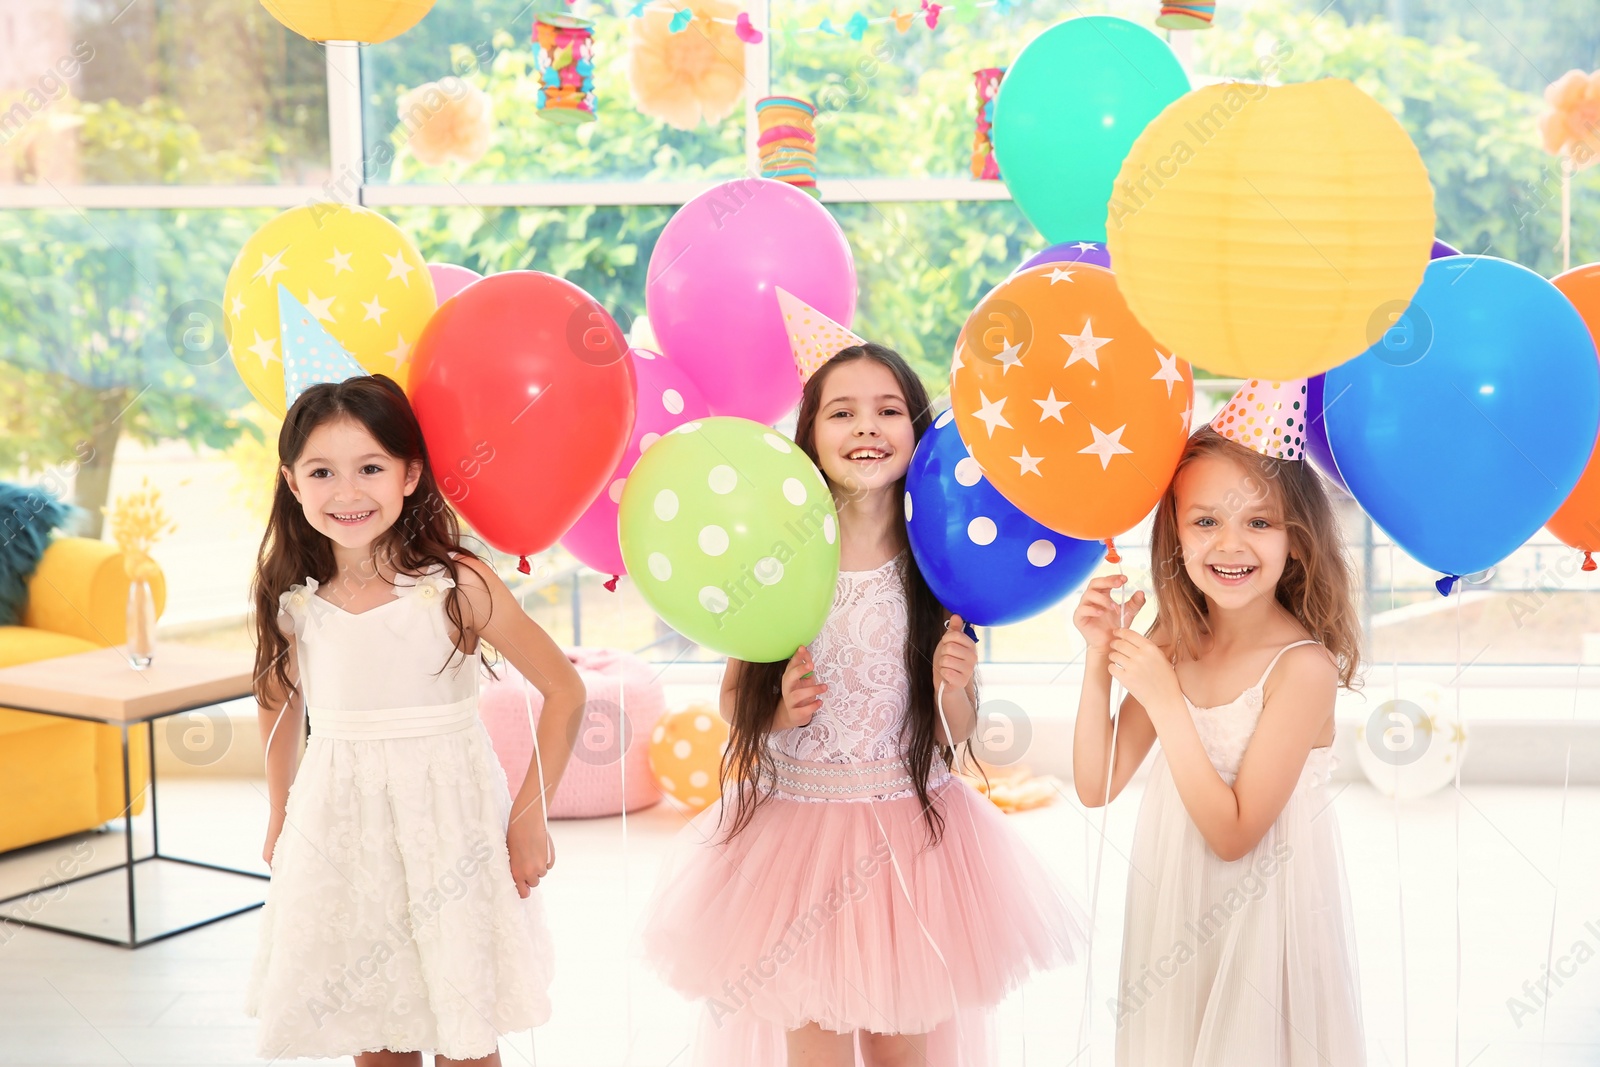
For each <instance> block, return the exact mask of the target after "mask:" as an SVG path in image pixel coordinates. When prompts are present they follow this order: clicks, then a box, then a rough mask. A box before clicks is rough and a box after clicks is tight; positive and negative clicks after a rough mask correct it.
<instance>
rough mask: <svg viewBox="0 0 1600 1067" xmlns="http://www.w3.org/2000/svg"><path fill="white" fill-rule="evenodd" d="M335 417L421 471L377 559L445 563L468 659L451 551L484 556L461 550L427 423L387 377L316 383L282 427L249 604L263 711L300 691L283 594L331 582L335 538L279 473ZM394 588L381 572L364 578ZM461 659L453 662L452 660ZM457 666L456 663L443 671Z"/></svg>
mask: <svg viewBox="0 0 1600 1067" xmlns="http://www.w3.org/2000/svg"><path fill="white" fill-rule="evenodd" d="M336 419H351V420H353V421H355V422H357V423H359V424H361V426H363V427H364V428H365V429H366V431H367V432H368V433H370V434H371V435H372V436H373V438H374V439H375V440H376V441H377V442H378V445H379V447H381V448H382V449H383V450H384V451H385V452H387V453H388V454H389V455H391V456H393V457H394V458H395V459H397V460H399V461H400V462H401V463H403V464H405V466H406V469H407V470H409V469H410V468H411V465H412V464H413V463H416V464H418V465H420V467H421V470H422V473H421V476H420V477H419V478H418V480H417V487H416V489H415V490H413V491H412V493H411V495H410V496H408V497H406V498H405V502H404V503H403V504H402V505H401V511H400V517H399V518H398V519H396V520H395V522H394V524H393V525H392V526H390V527H389V528H388V529H387V530H385V531H384V532H383V533H382V534H380V535H379V536H378V539H377V541H376V542H375V543H374V545H373V552H374V555H375V556H377V555H381V556H383V557H384V558H386V559H388V560H389V561H390V562H391V563H392V564H393V565H394V567H395V569H396V570H397V571H400V572H402V573H405V574H420V573H421V572H422V571H423V570H424V569H426V568H427V567H429V566H431V565H433V564H436V563H437V564H443V566H444V567H445V568H446V572H447V573H448V574H449V575H450V577H451V578H452V579H453V580H455V581H456V582H457V584H456V585H455V586H454V587H452V588H451V589H449V590H448V591H447V592H446V593H445V614H446V615H447V616H448V617H449V619H450V622H451V623H452V624H453V626H454V631H455V638H454V642H455V646H456V651H459V652H460V653H461V654H462V655H463V656H466V655H467V648H468V646H469V643H470V641H471V637H470V635H469V634H468V633H467V630H466V627H465V625H464V624H463V618H462V612H461V601H460V592H461V587H460V572H459V570H458V567H457V564H456V561H455V559H453V558H452V555H451V554H452V553H454V554H456V555H459V556H470V557H471V558H473V559H478V558H480V557H478V555H477V554H476V553H474V552H471V551H469V550H467V549H465V548H463V547H462V545H461V527H460V524H459V523H458V522H457V521H456V515H455V512H454V511H452V510H451V509H450V506H449V504H448V503H447V502H446V500H445V498H444V495H443V494H442V493H440V492H439V486H438V483H437V482H435V481H434V477H433V468H432V467H431V465H430V464H429V463H428V446H427V444H426V443H425V442H424V441H423V439H422V427H420V426H419V425H418V424H417V417H416V415H415V414H414V413H413V412H412V410H411V404H410V402H409V401H407V400H406V395H405V393H404V392H402V391H401V389H400V386H399V385H398V384H396V383H395V382H394V381H393V380H392V379H390V378H388V377H386V376H385V375H382V374H374V375H370V376H368V375H361V376H359V377H355V378H348V379H346V380H345V381H342V382H326V383H323V384H320V385H313V386H311V387H310V388H309V389H307V390H306V391H305V392H304V393H302V394H301V395H300V398H299V399H298V400H296V401H295V402H294V406H293V407H291V408H290V409H289V413H288V414H287V415H286V416H285V417H284V420H283V428H282V429H281V430H279V431H278V463H279V464H280V470H279V471H278V482H277V487H276V488H275V489H274V490H273V494H272V514H271V516H270V517H269V518H268V519H267V532H266V535H265V536H263V537H262V538H261V548H260V550H259V551H257V553H256V572H255V578H254V579H253V580H252V582H251V584H250V598H251V601H252V602H253V604H254V606H255V629H256V669H255V682H254V685H253V686H252V688H253V690H254V692H255V696H256V700H257V701H259V702H260V703H262V704H263V705H265V704H266V703H267V702H268V701H269V700H270V699H271V696H272V694H273V693H274V692H276V693H278V694H281V695H285V696H287V695H292V692H293V687H292V686H291V685H290V682H289V662H288V652H289V639H288V637H287V636H286V635H285V634H284V633H283V631H282V630H280V629H279V628H278V597H279V596H281V595H282V594H283V592H284V591H285V590H287V589H288V588H289V587H290V586H292V585H295V584H297V583H299V582H303V581H305V580H306V579H307V578H315V579H316V580H317V581H318V582H319V583H326V582H329V581H331V580H332V579H333V576H334V559H333V545H332V542H330V541H329V540H328V538H327V537H326V536H325V535H324V534H321V533H319V532H318V531H316V530H315V529H313V528H312V526H311V524H310V523H309V522H307V521H306V516H305V511H304V509H303V508H302V507H301V505H300V502H299V501H298V500H296V499H295V497H294V494H293V493H292V492H290V491H289V483H288V481H287V479H286V478H285V477H284V474H283V471H282V469H281V468H283V467H287V468H290V469H292V468H293V467H294V465H295V463H296V462H297V461H298V460H299V459H300V454H301V452H303V451H304V450H305V446H306V440H307V439H308V438H309V437H310V436H311V431H312V430H314V429H316V428H317V427H318V426H321V425H322V424H323V423H326V422H332V421H334V420H336ZM369 579H374V580H378V581H383V582H388V581H389V579H387V578H385V577H384V576H383V575H382V574H381V573H376V572H375V573H374V574H372V575H361V576H359V577H358V578H357V579H356V581H357V582H365V581H367V580H369ZM453 658H454V655H453V654H452V656H451V657H450V659H453ZM448 665H449V659H447V660H446V662H445V664H444V665H443V666H441V667H440V668H439V669H440V670H443V669H444V667H445V666H448Z"/></svg>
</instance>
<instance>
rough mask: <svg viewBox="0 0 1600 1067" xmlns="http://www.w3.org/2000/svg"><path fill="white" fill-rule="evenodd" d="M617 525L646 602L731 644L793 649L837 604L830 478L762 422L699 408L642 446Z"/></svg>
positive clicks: (757, 656) (686, 626) (676, 622)
mask: <svg viewBox="0 0 1600 1067" xmlns="http://www.w3.org/2000/svg"><path fill="white" fill-rule="evenodd" d="M617 532H618V542H619V545H620V547H621V549H622V561H623V563H624V564H626V565H627V568H628V573H629V574H630V575H632V576H633V580H634V582H635V584H636V586H637V588H638V590H639V594H640V595H641V596H643V597H644V600H645V603H647V604H649V605H650V607H651V608H652V609H654V611H655V613H656V614H657V615H659V616H661V618H662V619H663V620H665V621H666V623H667V625H669V626H671V627H672V628H673V629H674V630H676V631H678V632H679V633H680V634H682V635H683V636H685V637H687V638H689V639H690V640H691V641H695V642H697V643H698V644H701V645H704V646H705V647H706V648H709V649H711V650H713V651H715V652H720V653H722V654H723V655H725V656H733V657H734V658H735V659H742V660H746V661H748V662H771V661H774V660H786V659H788V658H789V657H790V656H793V655H794V653H795V650H796V649H797V648H799V647H800V646H801V645H803V644H806V643H807V642H809V641H810V640H811V639H812V638H814V637H816V636H817V633H818V632H819V631H820V630H821V629H822V624H823V623H824V622H826V621H827V618H828V611H829V609H830V608H831V607H832V606H833V594H834V590H835V587H836V586H837V585H838V583H839V515H838V512H837V511H835V510H834V505H833V495H832V493H831V492H830V491H829V489H828V483H827V480H826V479H824V478H823V476H822V472H821V471H819V470H818V469H817V468H816V466H815V464H813V463H812V462H811V460H810V458H809V457H807V456H806V454H805V453H804V452H802V451H801V450H800V446H799V445H796V444H795V443H794V442H793V441H791V440H789V439H788V438H787V437H784V436H783V435H782V434H780V433H778V432H777V431H776V430H774V429H772V428H771V427H768V426H763V425H761V424H760V423H758V422H751V421H750V420H748V419H739V418H732V417H727V416H723V417H717V418H707V419H696V420H695V421H693V422H687V423H684V424H683V425H682V426H679V427H678V428H677V429H675V430H673V431H672V432H670V433H668V434H667V435H666V436H664V437H662V438H661V439H660V440H658V441H657V442H656V443H655V444H653V445H651V446H650V447H649V448H647V449H645V452H644V454H643V455H642V456H640V457H639V462H638V464H637V465H635V466H634V468H633V470H632V471H631V472H629V474H628V478H627V481H626V482H624V483H623V489H622V500H621V501H620V504H619V507H618V509H617Z"/></svg>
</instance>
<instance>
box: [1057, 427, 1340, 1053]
mask: <svg viewBox="0 0 1600 1067" xmlns="http://www.w3.org/2000/svg"><path fill="white" fill-rule="evenodd" d="M1294 451H1298V450H1294ZM1291 454H1293V453H1291ZM1151 573H1152V576H1153V583H1154V586H1155V596H1156V607H1157V612H1156V619H1155V622H1154V624H1153V625H1152V626H1151V627H1150V630H1149V631H1148V632H1147V633H1146V634H1140V633H1137V632H1135V631H1134V630H1132V629H1127V628H1125V625H1126V623H1127V622H1131V620H1132V619H1133V617H1134V615H1135V614H1137V612H1138V611H1139V608H1140V607H1141V606H1142V605H1143V604H1144V594H1143V593H1142V592H1137V593H1134V594H1133V595H1132V596H1131V597H1129V598H1128V599H1127V600H1126V601H1125V602H1124V603H1123V604H1120V605H1119V604H1117V603H1115V602H1114V601H1113V600H1112V597H1111V593H1112V591H1113V590H1114V589H1117V588H1119V587H1121V586H1122V585H1123V584H1124V583H1125V581H1126V579H1125V577H1124V576H1123V575H1114V576H1108V577H1103V578H1096V579H1095V580H1093V581H1091V582H1090V583H1089V586H1088V588H1087V589H1086V590H1085V592H1084V594H1083V597H1082V600H1081V602H1080V603H1079V606H1078V608H1077V611H1076V613H1075V615H1074V617H1073V622H1074V623H1075V625H1076V626H1077V627H1078V629H1079V631H1080V632H1081V633H1082V634H1083V635H1084V638H1085V640H1087V642H1088V645H1089V648H1088V652H1087V663H1086V667H1085V674H1084V683H1083V694H1082V697H1081V700H1080V703H1079V707H1078V720H1077V726H1076V732H1075V735H1074V743H1075V748H1074V753H1073V773H1074V777H1075V779H1076V785H1077V790H1078V796H1079V798H1080V799H1081V800H1082V801H1083V802H1084V803H1085V804H1087V805H1089V806H1091V807H1097V806H1099V805H1100V804H1102V803H1104V802H1105V801H1106V800H1107V795H1108V792H1109V796H1110V797H1115V796H1117V795H1118V794H1119V793H1120V792H1121V791H1122V789H1123V787H1124V786H1126V785H1127V783H1128V780H1129V779H1130V778H1131V777H1132V776H1133V773H1134V771H1136V770H1137V769H1138V767H1139V764H1140V763H1142V762H1143V761H1144V758H1145V755H1146V754H1147V753H1149V751H1150V749H1151V746H1152V745H1153V744H1154V742H1155V741H1157V740H1158V739H1159V740H1160V742H1161V748H1160V751H1159V752H1158V753H1157V755H1156V758H1155V763H1154V765H1153V767H1152V769H1151V773H1150V778H1149V782H1148V784H1147V785H1146V787H1145V793H1144V800H1143V804H1142V806H1141V808H1140V811H1139V820H1138V827H1137V830H1136V831H1135V835H1134V844H1133V854H1132V857H1131V859H1132V867H1133V869H1132V871H1131V872H1130V874H1129V878H1128V898H1127V915H1126V920H1125V928H1124V932H1123V947H1122V975H1121V981H1120V983H1119V986H1118V989H1117V991H1116V995H1115V996H1114V997H1113V998H1111V1001H1110V1003H1109V1004H1108V1007H1109V1009H1110V1011H1111V1013H1112V1015H1113V1016H1114V1018H1115V1020H1116V1033H1117V1063H1118V1064H1120V1065H1125V1067H1177V1065H1183V1067H1211V1065H1218V1067H1223V1065H1225V1067H1233V1065H1235V1064H1249V1065H1250V1067H1269V1065H1274V1064H1286V1065H1294V1067H1301V1065H1306V1067H1310V1065H1316V1067H1350V1065H1359V1064H1363V1063H1365V1061H1366V1053H1365V1043H1364V1040H1363V1037H1362V1028H1361V1002H1360V987H1359V984H1358V982H1357V978H1356V956H1355V937H1354V931H1353V929H1352V927H1351V923H1350V904H1349V894H1348V889H1347V887H1346V882H1345V874H1344V863H1343V859H1342V856H1341V853H1340V846H1339V831H1338V824H1337V821H1336V819H1335V817H1334V813H1333V810H1332V808H1331V806H1330V805H1331V804H1332V801H1333V798H1334V794H1333V792H1332V791H1330V790H1329V789H1328V783H1329V776H1330V771H1331V768H1332V757H1331V751H1330V746H1331V745H1332V742H1333V728H1334V723H1333V707H1334V696H1335V693H1336V691H1337V689H1338V688H1339V687H1340V686H1347V687H1348V686H1349V685H1350V684H1351V680H1352V678H1353V677H1354V675H1355V672H1356V669H1357V666H1358V662H1359V650H1358V644H1359V638H1360V628H1359V623H1358V621H1357V618H1356V612H1355V599H1354V590H1353V587H1352V584H1351V569H1350V568H1349V566H1348V565H1347V564H1346V562H1345V559H1344V557H1343V550H1342V545H1341V541H1340V536H1339V529H1338V525H1337V522H1336V521H1335V517H1334V515H1333V511H1332V508H1331V507H1330V506H1329V503H1328V499H1327V496H1326V494H1325V493H1324V491H1323V488H1322V484H1321V482H1320V481H1319V476H1318V475H1317V474H1316V472H1315V471H1313V470H1312V469H1311V468H1310V467H1309V466H1308V465H1307V464H1306V463H1305V461H1304V460H1303V459H1298V458H1296V459H1280V458H1274V456H1272V455H1265V454H1262V453H1260V452H1258V451H1255V450H1253V449H1252V448H1247V447H1244V446H1243V445H1240V444H1238V443H1235V442H1234V441H1231V440H1229V439H1227V438H1226V437H1224V436H1222V435H1221V434H1219V433H1217V432H1216V431H1215V430H1213V429H1212V428H1211V427H1205V428H1202V429H1201V430H1199V431H1198V432H1196V433H1195V434H1194V435H1193V436H1192V437H1191V438H1190V439H1189V443H1188V445H1187V447H1186V448H1185V449H1184V453H1183V456H1182V458H1181V460H1180V461H1179V464H1178V469H1177V473H1176V475H1175V476H1174V477H1173V480H1172V483H1171V485H1170V486H1169V487H1168V489H1167V492H1166V494H1165V495H1164V497H1163V498H1162V500H1161V503H1160V504H1159V505H1158V507H1157V510H1156V517H1155V524H1154V528H1153V532H1152V535H1151ZM1113 678H1115V679H1116V680H1117V681H1118V682H1120V683H1122V685H1123V686H1124V687H1125V688H1126V690H1127V696H1126V697H1125V698H1124V699H1123V701H1122V707H1121V711H1120V712H1119V714H1118V716H1117V723H1116V735H1115V745H1114V746H1113V744H1112V722H1111V716H1110V708H1109V704H1110V689H1111V681H1112V679H1113ZM1191 698H1193V699H1191ZM1230 698H1231V699H1230ZM1113 751H1114V753H1115V763H1114V765H1113V764H1112V754H1113ZM1108 767H1110V768H1111V773H1110V787H1109V790H1108V789H1107V768H1108Z"/></svg>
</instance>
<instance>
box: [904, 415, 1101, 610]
mask: <svg viewBox="0 0 1600 1067" xmlns="http://www.w3.org/2000/svg"><path fill="white" fill-rule="evenodd" d="M906 527H907V530H908V532H909V534H910V539H911V553H912V555H914V556H915V557H916V559H917V566H918V567H919V568H921V570H922V576H923V577H924V578H926V579H927V582H928V587H929V588H931V589H932V590H933V592H934V595H935V596H937V597H938V598H939V602H940V603H941V604H943V605H944V606H945V607H947V608H949V609H950V610H951V611H953V612H955V613H956V614H957V615H960V616H961V617H962V618H963V619H965V620H967V621H968V622H970V623H975V624H977V625H979V626H1004V625H1005V624H1007V623H1012V622H1018V621H1020V620H1022V619H1026V618H1028V617H1029V616H1031V615H1037V614H1038V613H1039V612H1041V611H1043V610H1044V609H1045V608H1048V607H1049V606H1050V605H1052V604H1054V603H1056V602H1057V601H1059V600H1060V599H1061V598H1062V597H1064V596H1066V595H1067V594H1068V593H1070V592H1072V590H1073V589H1075V588H1077V587H1078V586H1079V585H1081V584H1082V583H1083V582H1084V580H1085V579H1087V578H1088V577H1089V575H1090V573H1091V572H1093V570H1094V568H1095V565H1096V564H1098V563H1099V562H1100V559H1101V558H1102V557H1103V556H1104V554H1105V545H1104V544H1102V543H1101V542H1099V541H1080V540H1078V539H1077V538H1075V537H1067V536H1066V535H1064V534H1059V533H1056V532H1055V531H1054V530H1051V529H1049V528H1047V527H1045V526H1041V525H1040V524H1039V523H1037V522H1035V521H1034V520H1033V519H1030V518H1029V517H1028V516H1027V515H1024V514H1023V513H1022V511H1021V510H1019V509H1018V508H1017V506H1016V505H1015V504H1012V503H1011V502H1010V501H1008V500H1007V499H1006V498H1005V497H1003V496H1001V495H1000V491H999V490H997V489H996V488H995V487H994V486H992V485H990V484H989V480H988V479H987V478H985V477H983V473H982V470H981V469H980V468H979V466H978V461H977V460H975V459H973V458H972V453H970V452H968V451H967V446H966V445H965V444H963V443H962V440H961V435H960V434H959V433H958V432H957V431H956V423H955V419H954V418H953V417H952V416H951V413H950V412H949V411H945V412H944V413H943V414H942V415H940V416H939V417H938V418H937V419H935V420H934V422H933V426H932V427H930V428H929V430H928V432H927V433H925V434H923V435H922V440H921V441H920V442H918V444H917V451H916V454H915V455H913V456H912V457H911V466H910V467H909V468H908V469H907V470H906Z"/></svg>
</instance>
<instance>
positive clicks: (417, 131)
mask: <svg viewBox="0 0 1600 1067" xmlns="http://www.w3.org/2000/svg"><path fill="white" fill-rule="evenodd" d="M399 111H400V123H401V125H402V126H403V127H404V128H405V129H406V130H407V138H406V146H407V147H408V148H410V149H411V154H412V155H413V156H415V157H416V158H417V162H419V163H422V164H423V165H424V166H429V167H437V166H439V165H440V164H441V163H448V162H451V161H455V162H459V163H464V164H467V165H471V164H473V163H476V162H477V161H478V160H480V159H482V158H483V154H484V153H485V152H487V151H488V150H489V132H490V130H491V129H492V128H493V125H494V108H493V105H492V104H491V103H490V101H489V94H488V93H486V92H484V91H483V90H482V89H479V88H478V87H477V86H475V85H468V84H467V83H466V82H464V81H462V80H461V79H460V78H456V77H453V76H452V77H448V78H443V79H441V80H440V81H436V82H427V83H425V84H423V85H419V86H417V87H416V88H415V89H412V90H411V91H410V92H408V93H405V94H403V95H402V96H401V97H400V104H399Z"/></svg>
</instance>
